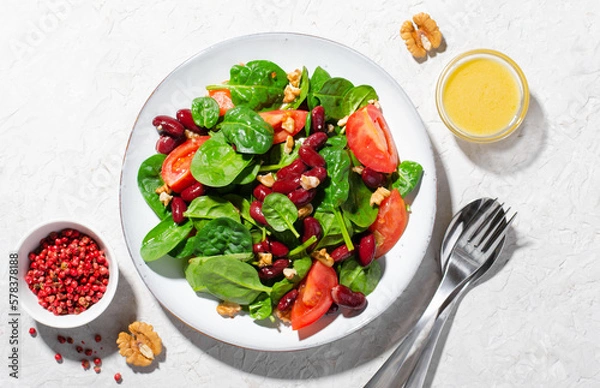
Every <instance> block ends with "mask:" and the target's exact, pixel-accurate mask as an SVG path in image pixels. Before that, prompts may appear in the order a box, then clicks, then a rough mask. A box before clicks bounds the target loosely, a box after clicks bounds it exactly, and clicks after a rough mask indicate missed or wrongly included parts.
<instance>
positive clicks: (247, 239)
mask: <svg viewBox="0 0 600 388" xmlns="http://www.w3.org/2000/svg"><path fill="white" fill-rule="evenodd" d="M197 236H198V237H197V238H196V252H197V253H198V255H199V256H215V255H224V254H234V253H245V252H252V235H251V234H250V231H249V230H248V229H246V228H245V227H244V225H242V224H240V223H239V222H236V221H234V220H232V219H231V218H227V217H221V218H215V219H214V220H212V221H210V222H209V223H208V224H206V226H204V228H202V230H201V231H200V233H199V234H198V235H197Z"/></svg>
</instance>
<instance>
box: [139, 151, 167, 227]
mask: <svg viewBox="0 0 600 388" xmlns="http://www.w3.org/2000/svg"><path fill="white" fill-rule="evenodd" d="M166 157H167V156H166V155H163V154H155V155H152V156H151V157H149V158H148V159H146V160H144V161H143V162H142V164H141V165H140V168H139V170H138V175H137V184H138V189H139V190H140V193H141V194H142V197H144V200H145V201H146V203H147V204H148V206H150V209H152V211H154V213H155V214H156V215H157V216H158V218H160V219H161V220H162V219H164V218H165V217H167V216H170V214H171V213H170V212H169V211H168V210H167V207H166V206H165V205H163V204H162V202H160V199H159V196H158V194H156V189H158V188H159V187H161V186H163V185H164V184H165V182H164V181H163V180H162V177H161V175H160V171H161V169H162V165H163V162H164V160H165V158H166Z"/></svg>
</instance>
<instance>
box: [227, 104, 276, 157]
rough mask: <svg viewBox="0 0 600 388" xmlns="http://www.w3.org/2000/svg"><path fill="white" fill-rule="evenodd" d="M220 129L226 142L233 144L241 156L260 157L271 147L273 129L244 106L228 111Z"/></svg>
mask: <svg viewBox="0 0 600 388" xmlns="http://www.w3.org/2000/svg"><path fill="white" fill-rule="evenodd" d="M220 128H221V131H222V133H223V134H224V135H225V138H226V139H227V141H229V142H230V143H233V144H235V147H236V150H237V152H240V153H242V154H259V155H262V154H264V153H265V152H267V151H269V149H271V146H272V145H273V136H274V133H275V132H274V131H273V127H271V125H269V124H268V123H267V122H266V121H265V120H263V118H262V117H261V116H260V115H259V114H258V113H256V112H255V111H253V110H252V109H250V108H248V107H245V106H236V107H235V108H231V109H229V110H228V111H227V113H225V117H224V118H223V122H222V123H221V125H220Z"/></svg>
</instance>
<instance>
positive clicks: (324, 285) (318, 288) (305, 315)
mask: <svg viewBox="0 0 600 388" xmlns="http://www.w3.org/2000/svg"><path fill="white" fill-rule="evenodd" d="M337 284H338V279H337V274H336V273H335V270H334V269H333V268H331V267H328V266H326V265H325V264H323V263H321V262H320V261H314V262H313V265H312V267H311V268H310V270H309V271H308V275H306V279H305V280H304V281H303V282H302V283H301V284H300V287H299V288H298V297H297V298H296V300H295V301H294V305H293V306H292V329H293V330H298V329H301V328H303V327H306V326H308V325H310V324H311V323H313V322H316V321H317V320H318V319H319V318H321V317H322V316H323V315H325V313H326V312H327V311H328V310H329V308H330V307H331V304H332V303H333V299H332V298H331V289H332V288H333V287H335V286H337Z"/></svg>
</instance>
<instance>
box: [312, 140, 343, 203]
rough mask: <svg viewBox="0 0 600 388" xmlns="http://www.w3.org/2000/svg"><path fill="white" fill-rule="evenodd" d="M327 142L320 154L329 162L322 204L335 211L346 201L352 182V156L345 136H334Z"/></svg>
mask: <svg viewBox="0 0 600 388" xmlns="http://www.w3.org/2000/svg"><path fill="white" fill-rule="evenodd" d="M334 138H337V140H333V138H331V139H329V140H328V141H327V142H328V143H327V144H328V145H330V146H327V147H324V148H323V149H322V150H321V151H320V152H319V154H321V156H322V157H323V158H324V159H325V162H326V163H327V180H326V181H325V184H324V185H323V187H324V198H323V200H322V202H321V206H322V207H323V209H325V210H329V211H333V209H336V208H338V207H339V206H340V205H341V204H343V203H344V202H346V199H347V198H348V192H349V190H350V184H349V183H348V176H349V174H350V156H349V155H348V151H346V149H345V148H344V147H345V145H346V141H345V137H342V136H334Z"/></svg>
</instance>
